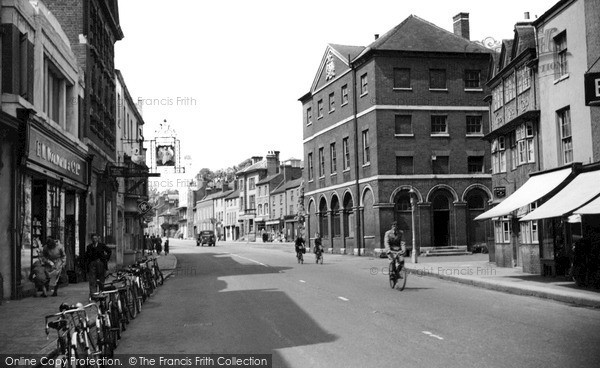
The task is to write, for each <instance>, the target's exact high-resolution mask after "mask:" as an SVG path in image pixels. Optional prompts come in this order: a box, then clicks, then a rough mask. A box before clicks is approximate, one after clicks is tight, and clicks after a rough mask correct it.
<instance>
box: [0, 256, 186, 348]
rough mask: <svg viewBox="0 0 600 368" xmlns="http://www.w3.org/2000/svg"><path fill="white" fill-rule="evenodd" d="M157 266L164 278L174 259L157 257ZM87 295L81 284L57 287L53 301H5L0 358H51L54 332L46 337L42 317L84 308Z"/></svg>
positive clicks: (174, 264) (0, 318) (0, 310)
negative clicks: (65, 307) (80, 305)
mask: <svg viewBox="0 0 600 368" xmlns="http://www.w3.org/2000/svg"><path fill="white" fill-rule="evenodd" d="M158 266H159V268H160V269H161V271H162V272H163V276H164V277H165V278H167V277H169V276H170V275H171V274H172V273H173V272H174V271H175V269H176V267H177V258H175V256H173V255H172V254H169V255H166V256H165V255H161V256H159V257H158ZM109 269H111V271H112V270H114V267H112V268H111V267H110V265H109ZM159 291H160V288H159ZM88 294H89V286H88V283H87V282H86V281H82V282H78V283H76V284H69V285H65V286H63V287H60V288H59V289H58V296H57V297H50V296H49V297H47V298H42V297H28V298H23V299H21V300H5V301H4V302H3V303H2V305H0V326H2V328H1V329H0V354H11V355H14V354H35V355H38V354H39V355H43V356H49V355H52V354H53V353H54V351H55V350H56V332H55V331H50V334H49V335H46V333H45V330H44V327H45V326H44V323H45V322H44V316H46V315H49V314H53V313H58V311H59V310H58V308H59V306H60V304H61V303H68V304H69V305H73V304H76V303H78V302H81V303H83V304H87V303H89V302H88ZM142 313H143V310H142ZM133 323H135V321H133Z"/></svg>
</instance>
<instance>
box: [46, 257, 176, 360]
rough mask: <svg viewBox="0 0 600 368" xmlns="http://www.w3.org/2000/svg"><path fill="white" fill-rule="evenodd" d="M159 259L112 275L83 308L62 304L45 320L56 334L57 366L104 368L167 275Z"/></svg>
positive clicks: (148, 260)
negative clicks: (146, 302) (128, 327)
mask: <svg viewBox="0 0 600 368" xmlns="http://www.w3.org/2000/svg"><path fill="white" fill-rule="evenodd" d="M157 260H158V259H157V258H156V257H149V258H143V259H141V260H140V261H138V262H137V263H135V264H133V265H131V266H129V267H127V268H125V269H122V270H120V271H117V272H115V273H112V274H110V275H109V276H108V278H107V279H108V280H110V281H107V282H105V283H104V285H103V286H104V287H103V290H102V291H99V292H97V293H94V294H92V295H91V297H90V303H89V304H87V305H83V304H82V303H77V304H76V305H68V304H65V303H63V304H61V305H60V308H59V310H60V312H59V313H55V314H51V315H48V316H46V317H45V323H46V324H45V329H46V335H49V334H50V330H55V331H56V333H57V336H58V338H57V352H58V356H57V357H56V358H54V359H53V362H55V367H61V368H74V367H98V368H99V367H103V366H105V364H104V363H105V362H106V361H107V359H110V358H112V357H113V356H114V350H115V349H116V347H117V344H118V341H119V339H120V338H121V333H122V332H123V331H125V330H126V329H127V325H128V324H129V323H130V322H131V320H133V319H135V318H136V317H137V315H138V314H139V313H140V312H141V311H142V304H143V303H144V302H145V301H146V300H148V298H150V297H151V296H152V295H153V294H154V292H155V290H156V289H157V288H158V286H159V285H162V284H163V282H164V276H163V273H162V272H161V270H160V268H159V267H158V262H157Z"/></svg>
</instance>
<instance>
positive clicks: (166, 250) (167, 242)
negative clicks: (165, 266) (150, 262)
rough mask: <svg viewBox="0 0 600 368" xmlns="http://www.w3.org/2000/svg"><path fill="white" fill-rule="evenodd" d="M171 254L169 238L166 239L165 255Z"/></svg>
mask: <svg viewBox="0 0 600 368" xmlns="http://www.w3.org/2000/svg"><path fill="white" fill-rule="evenodd" d="M168 254H169V238H168V237H167V240H165V256H166V255H168Z"/></svg>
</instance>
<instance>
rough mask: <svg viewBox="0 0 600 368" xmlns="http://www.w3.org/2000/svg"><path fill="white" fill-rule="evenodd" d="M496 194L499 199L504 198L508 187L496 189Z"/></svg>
mask: <svg viewBox="0 0 600 368" xmlns="http://www.w3.org/2000/svg"><path fill="white" fill-rule="evenodd" d="M494 194H495V195H496V197H497V198H504V196H505V195H506V187H494Z"/></svg>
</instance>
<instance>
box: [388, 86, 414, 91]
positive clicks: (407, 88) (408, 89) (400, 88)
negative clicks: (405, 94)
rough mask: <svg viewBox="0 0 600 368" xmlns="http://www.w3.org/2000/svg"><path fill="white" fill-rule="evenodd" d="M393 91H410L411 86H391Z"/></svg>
mask: <svg viewBox="0 0 600 368" xmlns="http://www.w3.org/2000/svg"><path fill="white" fill-rule="evenodd" d="M392 89H393V90H394V91H412V90H413V89H412V87H394V88H392Z"/></svg>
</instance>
